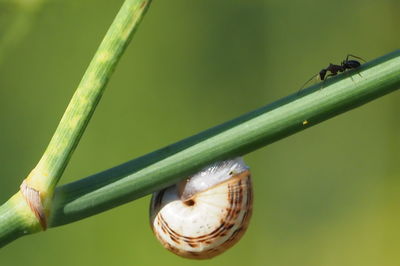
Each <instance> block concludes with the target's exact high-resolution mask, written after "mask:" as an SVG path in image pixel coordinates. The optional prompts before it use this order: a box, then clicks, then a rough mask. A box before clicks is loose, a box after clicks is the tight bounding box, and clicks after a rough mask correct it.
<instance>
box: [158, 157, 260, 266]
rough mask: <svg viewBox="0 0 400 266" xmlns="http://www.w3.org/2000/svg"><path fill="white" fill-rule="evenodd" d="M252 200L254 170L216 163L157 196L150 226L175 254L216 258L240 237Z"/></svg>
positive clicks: (237, 161)
mask: <svg viewBox="0 0 400 266" xmlns="http://www.w3.org/2000/svg"><path fill="white" fill-rule="evenodd" d="M252 201H253V191H252V185H251V179H250V170H249V168H248V167H247V166H246V165H245V164H244V162H243V160H242V159H241V158H236V159H233V160H227V161H221V162H217V163H214V164H212V165H209V166H208V167H206V168H204V169H202V170H201V171H200V172H198V173H196V174H195V175H193V176H191V177H189V178H188V179H187V180H185V181H182V182H180V183H178V184H176V185H173V186H171V187H168V188H166V189H164V190H161V191H158V192H156V193H154V195H153V197H152V200H151V206H150V222H151V227H152V229H153V232H154V234H155V235H156V237H157V238H158V240H159V241H160V242H161V244H162V245H163V246H164V247H165V248H167V249H168V250H170V251H172V252H173V253H175V254H177V255H179V256H182V257H186V258H192V259H207V258H212V257H214V256H216V255H219V254H221V253H222V252H224V251H225V250H227V249H228V248H230V247H231V246H233V245H234V244H235V243H236V242H238V241H239V239H240V238H241V237H242V235H243V234H244V232H245V231H246V229H247V226H248V224H249V221H250V217H251V213H252Z"/></svg>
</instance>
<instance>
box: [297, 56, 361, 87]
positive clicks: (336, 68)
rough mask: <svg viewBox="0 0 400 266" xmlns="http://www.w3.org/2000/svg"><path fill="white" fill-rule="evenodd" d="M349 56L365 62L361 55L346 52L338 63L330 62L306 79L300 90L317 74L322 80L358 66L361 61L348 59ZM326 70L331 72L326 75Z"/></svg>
mask: <svg viewBox="0 0 400 266" xmlns="http://www.w3.org/2000/svg"><path fill="white" fill-rule="evenodd" d="M349 57H353V58H357V59H359V60H361V61H364V62H365V60H364V59H362V58H361V57H358V56H355V55H351V54H348V55H347V56H346V59H345V60H343V61H342V63H341V64H340V65H334V64H332V63H330V64H329V66H327V67H326V68H323V69H321V71H320V72H319V73H318V74H316V75H314V76H312V77H311V78H310V79H309V80H307V82H306V83H304V85H303V86H301V88H300V90H302V89H303V88H304V86H305V85H306V84H307V83H308V82H310V81H311V80H312V79H314V78H315V77H317V76H319V78H320V79H321V80H322V81H324V80H326V79H327V78H329V77H332V76H336V75H337V74H339V73H342V72H345V71H346V70H350V69H355V68H358V67H359V66H361V63H360V62H359V61H357V60H349ZM328 72H331V73H329V74H328V75H327V73H328Z"/></svg>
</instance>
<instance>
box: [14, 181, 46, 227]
mask: <svg viewBox="0 0 400 266" xmlns="http://www.w3.org/2000/svg"><path fill="white" fill-rule="evenodd" d="M20 191H21V193H22V195H23V197H24V199H25V200H26V202H27V203H28V205H29V207H30V208H31V210H32V212H33V213H34V214H35V216H36V218H37V219H38V221H39V223H40V225H41V226H42V229H43V231H45V230H46V229H47V217H46V213H45V210H44V207H43V204H42V199H41V197H40V192H39V191H37V190H36V189H34V188H31V187H29V186H28V185H27V184H26V180H24V181H23V182H22V184H21V186H20Z"/></svg>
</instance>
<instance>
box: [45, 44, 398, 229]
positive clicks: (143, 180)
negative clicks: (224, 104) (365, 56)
mask: <svg viewBox="0 0 400 266" xmlns="http://www.w3.org/2000/svg"><path fill="white" fill-rule="evenodd" d="M399 87H400V50H398V51H395V52H393V53H391V54H388V55H386V56H383V57H381V58H378V59H376V60H374V61H371V62H368V63H366V64H364V65H362V66H361V67H360V68H358V69H355V70H352V71H349V72H345V73H343V74H340V75H338V76H336V77H334V78H331V79H329V80H326V81H324V82H321V83H318V84H316V85H314V86H312V87H310V88H308V89H305V90H302V91H301V92H299V93H295V94H293V95H290V96H288V97H285V98H283V99H280V100H278V101H276V102H274V103H272V104H269V105H267V106H265V107H262V108H260V109H258V110H255V111H253V112H250V113H248V114H245V115H243V116H241V117H239V118H237V119H234V120H232V121H229V122H227V123H224V124H222V125H219V126H217V127H214V128H211V129H209V130H207V131H204V132H202V133H200V134H197V135H195V136H192V137H190V138H187V139H185V140H182V141H180V142H177V143H175V144H173V145H170V146H167V147H165V148H163V149H160V150H158V151H155V152H152V153H150V154H147V155H145V156H143V157H140V158H137V159H134V160H132V161H129V162H127V163H124V164H122V165H120V166H117V167H114V168H112V169H109V170H106V171H104V172H101V173H98V174H95V175H93V176H90V177H87V178H84V179H81V180H78V181H76V182H73V183H70V184H67V185H64V186H61V187H58V188H57V189H56V193H55V199H54V205H53V209H52V211H51V213H52V215H51V219H50V225H49V226H50V227H55V226H60V225H63V224H67V223H71V222H74V221H77V220H80V219H83V218H85V217H88V216H91V215H94V214H96V213H100V212H103V211H106V210H108V209H110V208H113V207H116V206H118V205H121V204H123V203H126V202H129V201H131V200H134V199H137V198H139V197H142V196H145V195H147V194H149V193H152V192H154V191H157V190H159V189H162V188H164V187H166V186H169V185H171V184H174V183H176V182H177V181H178V180H180V179H184V178H185V177H186V176H187V175H188V174H190V173H193V172H194V171H196V170H198V169H199V168H201V167H203V166H205V165H207V164H209V163H211V162H213V161H216V160H220V159H226V158H230V157H235V156H240V155H244V154H246V153H248V152H251V151H254V150H256V149H259V148H261V147H263V146H265V145H267V144H270V143H273V142H275V141H277V140H280V139H282V138H284V137H287V136H289V135H292V134H294V133H296V132H299V131H302V130H304V129H307V128H309V127H311V126H314V125H316V124H318V123H320V122H322V121H324V120H327V119H329V118H331V117H334V116H336V115H338V114H341V113H343V112H346V111H348V110H350V109H353V108H356V107H358V106H360V105H363V104H365V103H367V102H369V101H372V100H374V99H377V98H379V97H381V96H383V95H385V94H387V93H389V92H392V91H395V90H397V89H398V88H399Z"/></svg>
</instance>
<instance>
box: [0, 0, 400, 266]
mask: <svg viewBox="0 0 400 266" xmlns="http://www.w3.org/2000/svg"><path fill="white" fill-rule="evenodd" d="M122 2H123V1H108V0H97V1H95V0H87V1H78V0H75V1H65V0H40V1H38V0H36V1H35V0H30V1H28V0H19V1H17V0H15V1H13V0H8V1H5V0H0V123H1V130H0V147H1V150H0V161H1V167H0V176H1V178H0V202H4V201H6V200H7V199H8V198H9V197H10V196H11V195H12V194H14V193H15V192H16V190H17V189H18V186H19V184H20V183H21V181H22V179H23V178H24V177H25V176H26V175H27V174H28V173H29V171H30V170H31V169H32V168H33V167H34V166H35V164H36V162H37V161H38V160H39V158H40V156H41V154H42V153H43V151H44V149H45V148H46V146H47V144H48V141H49V139H50V137H51V136H52V133H53V132H54V130H55V128H56V126H57V123H58V121H59V119H60V117H61V115H62V114H63V112H64V109H65V108H66V106H67V104H68V102H69V100H70V98H71V96H72V94H73V92H74V90H75V88H76V86H77V85H78V82H79V80H80V78H81V77H82V75H83V73H84V71H85V69H86V67H87V65H88V63H89V62H90V59H91V57H92V55H93V54H94V52H95V50H96V48H97V46H98V45H99V42H100V41H101V39H102V37H103V36H104V34H105V32H106V30H107V28H108V26H109V25H110V23H111V21H112V20H113V18H114V16H115V14H116V13H117V11H118V9H119V7H120V6H121V4H122ZM399 10H400V2H399V1H398V0H382V1H372V0H364V1H361V0H360V1H356V0H347V1H346V0H337V1H333V2H332V1H328V0H322V1H321V0H301V1H300V0H299V1H295V0H291V1H284V0H252V1H247V0H219V1H215V0H202V1H187V0H167V1H166V0H165V1H164V0H163V1H161V0H159V1H157V0H155V1H154V2H153V4H152V6H151V7H150V9H149V11H148V13H147V15H146V17H145V18H144V21H143V23H142V24H141V26H140V28H139V30H138V31H137V33H136V35H135V36H134V39H133V42H132V44H131V45H130V46H129V48H128V49H127V52H126V53H125V55H124V56H123V58H122V60H121V62H120V64H119V65H118V67H117V69H116V71H115V74H114V75H113V77H112V79H111V81H110V83H109V85H108V87H107V90H106V92H105V94H104V96H103V99H102V101H101V102H100V105H99V106H98V108H97V110H96V112H95V115H94V117H93V119H92V121H91V123H90V124H89V127H88V128H87V130H86V132H85V134H84V136H83V138H82V140H81V142H80V145H79V146H78V148H77V150H76V152H75V153H74V156H73V158H72V160H71V162H70V164H69V166H68V168H67V170H66V172H65V174H64V176H63V178H62V180H61V182H62V183H66V182H70V181H73V180H77V179H79V178H82V177H85V176H87V175H90V174H93V173H96V172H98V171H101V170H104V169H107V168H109V167H112V166H114V165H117V164H120V163H122V162H125V161H127V160H130V159H132V158H135V157H137V156H140V155H143V154H146V153H148V152H150V151H153V150H155V149H158V148H160V147H163V146H165V145H167V144H170V143H173V142H176V141H178V140H180V139H182V138H185V137H188V136H190V135H193V134H195V133H197V132H199V131H202V130H205V129H207V128H209V127H212V126H214V125H217V124H220V123H222V122H224V121H227V120H229V119H232V118H235V117H237V116H239V115H241V114H243V113H246V112H248V111H251V110H254V109H256V108H258V107H260V106H263V105H265V104H268V103H270V102H272V101H275V100H277V99H279V98H281V97H283V96H286V95H288V94H291V93H293V92H296V91H297V90H298V89H299V87H300V86H301V85H302V84H303V83H304V82H305V81H306V80H307V79H308V78H309V77H310V76H312V75H313V74H315V73H317V72H318V71H319V70H320V69H321V68H323V67H326V66H327V64H328V63H329V62H332V63H339V62H340V61H341V60H343V59H344V57H345V56H346V55H347V54H348V53H352V54H355V55H358V56H361V57H363V58H365V59H367V60H371V59H374V58H376V57H378V56H381V55H384V54H386V53H389V52H391V51H393V50H395V49H397V48H399V47H398V46H399V41H400V36H399V28H400V22H399V16H398V14H399ZM399 112H400V94H399V93H398V92H397V93H393V94H390V95H387V96H385V97H384V98H381V99H378V100H376V101H374V102H372V103H369V104H368V105H366V106H362V107H361V108H358V109H356V110H353V111H351V112H348V113H346V114H343V115H341V116H339V117H336V118H334V119H331V120H329V121H327V122H325V123H322V124H320V125H317V126H315V127H312V128H310V129H309V130H306V131H304V132H301V133H299V134H296V135H294V136H291V137H289V138H287V139H284V140H281V141H279V142H277V143H274V144H273V145H270V146H268V147H265V148H264V149H260V150H258V151H256V152H253V153H251V154H248V155H247V156H245V160H246V161H247V163H248V164H249V165H250V166H251V167H252V172H253V177H254V188H255V203H254V214H253V218H252V221H251V224H250V227H249V229H248V232H247V234H246V235H245V236H244V238H243V239H242V241H240V242H239V244H238V245H236V246H235V247H233V248H232V249H231V250H229V251H228V252H226V253H225V254H223V255H221V256H219V257H217V258H215V259H213V260H209V261H201V262H197V261H190V260H186V259H182V258H180V257H177V256H175V255H172V254H171V253H169V252H167V251H165V250H164V249H163V248H162V247H161V245H160V244H159V243H158V242H157V241H156V239H155V237H154V236H153V235H152V232H151V230H150V228H149V222H148V204H149V197H145V198H142V199H140V200H137V201H134V202H131V203H129V204H126V205H124V206H121V207H118V208H115V209H113V210H111V211H108V212H105V213H102V214H99V215H97V216H94V217H90V218H88V219H85V220H82V221H79V222H76V223H73V224H70V225H67V226H63V227H59V228H54V229H50V230H48V231H47V232H46V233H43V234H36V235H31V236H27V237H23V238H21V239H18V240H17V241H15V242H13V243H11V244H10V245H8V246H6V247H5V248H3V249H2V250H1V251H0V265H2V266H3V265H4V266H8V265H17V266H19V265H31V266H36V265H41V266H42V265H58V266H63V265H87V266H89V265H96V266H97V265H145V266H146V265H165V266H167V265H174V266H179V265H219V266H223V265H230V266H232V265H246V266H253V265H256V266H259V265H260V266H261V265H274V266H275V265H279V266H281V265H282V266H283V265H284V266H286V265H288V266H292V265H296V266H303V265H304V266H314V265H315V266H317V265H318V266H320V265H323V266H331V265H332V266H336V265H349V266H350V265H351V266H354V265H363V266H369V265H399V264H400V253H399V252H398V250H399V249H400V212H399V210H400V194H399V192H400V176H399V170H400V166H399V156H400V152H399V150H400V124H399V122H400V121H399Z"/></svg>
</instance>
